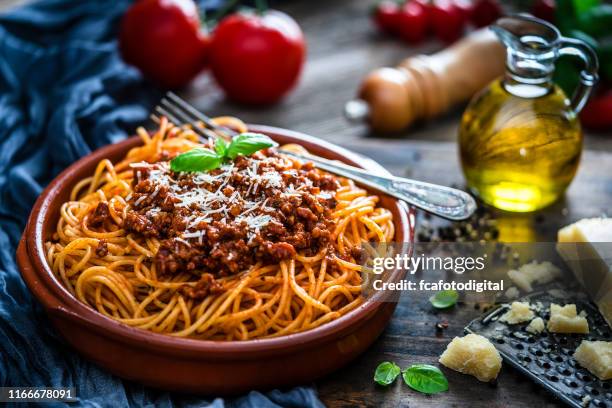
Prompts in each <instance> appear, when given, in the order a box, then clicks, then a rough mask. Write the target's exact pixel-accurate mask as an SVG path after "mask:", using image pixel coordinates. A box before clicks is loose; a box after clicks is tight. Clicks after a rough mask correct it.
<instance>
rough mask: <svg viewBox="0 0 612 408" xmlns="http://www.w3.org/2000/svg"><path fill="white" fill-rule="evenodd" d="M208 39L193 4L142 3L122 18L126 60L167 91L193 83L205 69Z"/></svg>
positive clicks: (180, 0)
mask: <svg viewBox="0 0 612 408" xmlns="http://www.w3.org/2000/svg"><path fill="white" fill-rule="evenodd" d="M208 45H209V37H208V35H207V34H206V33H205V32H204V31H202V29H201V27H200V16H199V15H198V9H197V7H196V5H195V3H194V2H193V1H191V0H139V1H137V2H136V3H134V4H133V5H132V6H131V7H130V8H129V9H128V10H127V12H126V13H125V15H124V16H123V20H122V21H121V28H120V33H119V49H120V51H121V55H122V56H123V59H124V60H125V61H126V62H127V63H129V64H132V65H134V66H136V67H137V68H138V69H139V70H140V71H141V72H142V73H143V75H144V76H145V77H147V78H149V79H150V80H152V81H153V82H156V83H157V84H159V85H161V86H162V87H165V88H178V87H182V86H184V85H186V84H187V83H189V81H191V80H192V79H193V78H194V77H195V76H196V75H197V74H198V73H199V72H200V71H201V70H202V69H203V68H204V67H205V66H206V60H207V58H206V57H207V51H208Z"/></svg>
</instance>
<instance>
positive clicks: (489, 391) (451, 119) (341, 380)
mask: <svg viewBox="0 0 612 408" xmlns="http://www.w3.org/2000/svg"><path fill="white" fill-rule="evenodd" d="M373 3H375V1H357V0H336V1H333V2H330V1H322V0H302V1H292V2H281V3H280V4H279V8H281V9H283V10H285V11H287V12H288V13H289V14H291V15H292V16H294V17H295V18H296V19H297V20H298V22H299V23H300V25H301V26H302V28H303V29H304V31H305V34H306V37H307V39H308V45H309V50H308V62H307V65H306V69H305V72H304V75H303V78H302V81H301V83H300V86H299V87H298V88H297V89H296V91H295V92H294V93H292V94H291V95H290V96H289V98H287V99H286V100H285V101H283V102H282V103H280V104H278V105H275V106H272V107H268V108H265V109H264V108H261V109H252V108H251V109H249V108H246V107H243V106H237V105H234V104H232V103H230V102H227V101H226V100H224V98H223V95H222V93H221V92H220V91H219V90H218V89H216V87H215V86H214V84H213V83H212V82H211V80H210V78H207V77H206V76H205V77H203V78H201V79H200V80H199V81H198V83H197V84H196V86H194V87H193V88H192V89H190V90H188V91H187V92H185V93H184V96H186V97H187V98H189V99H190V100H191V101H192V102H193V103H194V104H196V105H197V107H199V108H200V109H202V110H203V111H205V112H207V113H208V114H211V115H221V114H231V115H237V116H239V117H241V118H243V119H244V120H245V121H247V122H250V123H263V124H268V125H274V126H281V127H287V128H291V129H294V130H298V131H302V132H305V133H308V134H311V135H315V136H318V137H321V138H324V139H327V140H329V141H332V142H335V143H338V144H341V145H343V146H345V147H347V148H350V149H352V150H355V151H357V152H359V153H362V154H364V155H366V156H369V157H372V158H373V159H375V160H377V161H378V162H380V163H381V164H383V165H384V166H385V167H387V168H388V169H389V170H390V171H391V172H392V173H394V174H396V175H407V176H410V177H414V178H417V179H421V180H425V181H430V182H435V183H442V184H446V185H450V184H452V183H457V184H461V183H462V182H463V180H462V175H461V172H460V170H459V166H458V162H457V154H456V147H455V143H454V141H455V138H456V136H455V135H456V130H457V124H458V120H459V117H460V115H461V111H462V107H458V108H457V109H456V110H455V111H453V112H450V113H448V114H447V115H445V116H443V117H441V118H437V119H436V120H435V121H434V122H432V123H428V124H422V125H419V126H418V127H416V128H413V129H411V130H408V131H406V132H404V133H403V134H400V135H395V136H394V137H393V138H389V137H387V138H381V137H376V135H372V134H370V133H369V132H368V129H367V127H366V126H364V125H351V124H349V123H347V122H346V121H345V120H344V118H343V117H342V107H343V104H344V103H345V102H346V101H347V100H349V99H350V98H352V97H353V96H354V94H355V90H356V88H357V86H358V84H359V82H360V80H361V78H362V77H363V76H364V75H365V74H366V73H368V72H369V71H370V70H372V69H374V68H376V67H379V66H384V65H389V66H392V65H394V64H395V63H397V62H398V61H400V60H401V59H402V58H405V57H406V56H408V55H410V54H416V53H428V52H432V51H435V50H437V49H438V48H440V44H438V43H435V42H430V43H426V44H423V45H422V46H421V47H418V48H409V47H407V46H405V45H403V44H402V43H400V42H398V41H397V40H393V39H390V38H386V37H383V36H381V35H379V34H377V33H376V30H375V29H373V27H372V25H371V23H370V21H369V18H368V10H369V7H370V6H371V5H372V4H373ZM585 144H586V147H587V148H588V149H592V150H598V152H595V151H587V152H585V155H584V160H583V164H582V166H581V169H580V171H579V174H578V177H577V179H576V181H575V182H574V184H573V185H572V186H571V188H570V190H569V192H568V196H567V198H566V199H565V200H562V201H561V202H559V203H557V204H555V205H553V206H552V207H550V208H549V209H547V210H546V211H545V212H544V213H543V214H544V217H543V218H542V217H536V216H534V215H527V216H524V215H511V214H503V213H500V214H497V216H498V217H499V223H500V227H501V228H500V229H501V239H505V240H509V241H515V242H516V241H525V240H540V241H546V240H548V241H551V240H554V239H555V234H556V231H557V229H558V228H559V227H560V226H561V225H565V224H567V223H569V222H570V221H572V220H575V219H578V218H582V217H587V216H589V217H590V216H598V215H601V214H602V213H605V212H606V211H608V212H609V211H610V208H611V204H612V154H607V153H604V151H612V135H596V134H587V135H586V143H585ZM610 215H612V214H610ZM428 296H429V295H428V294H425V293H423V294H421V295H418V294H417V295H414V296H407V294H406V296H403V297H402V299H401V302H400V304H399V305H398V308H397V310H396V312H395V315H394V316H393V319H392V321H391V324H390V326H389V328H388V329H387V330H386V331H385V333H384V334H383V335H382V336H381V338H380V339H379V340H378V341H377V342H376V343H375V344H374V345H373V346H372V347H371V348H370V349H369V350H368V351H367V352H366V353H365V354H364V355H363V356H362V357H360V358H358V359H357V360H356V361H355V362H354V363H352V364H350V365H349V366H348V367H346V368H345V369H342V370H340V371H338V372H336V373H333V374H332V375H330V376H328V377H327V378H325V379H322V380H320V381H318V382H317V386H318V389H319V393H320V397H321V398H322V400H323V401H324V403H325V404H326V405H329V406H331V407H354V406H371V407H396V406H404V407H407V406H410V407H447V406H457V407H468V406H470V407H533V406H540V407H552V406H561V404H560V403H558V402H556V401H555V400H554V399H553V398H551V397H550V396H549V395H548V394H547V393H546V392H544V391H542V390H541V389H540V388H538V387H537V386H535V385H533V384H532V383H531V382H530V381H529V380H528V379H526V378H525V377H524V376H522V375H520V374H519V373H517V372H516V371H514V370H513V369H512V368H510V367H508V366H506V367H505V368H504V369H503V371H502V373H501V375H500V377H499V381H498V383H497V385H496V386H490V385H488V384H483V383H479V382H478V381H476V380H475V379H474V378H473V377H469V376H465V375H461V374H458V373H454V372H450V370H445V372H446V373H447V375H448V378H449V381H450V387H451V390H450V391H449V392H448V393H445V394H442V395H436V396H433V397H428V396H424V395H421V394H419V393H417V392H413V391H411V390H410V389H408V387H407V386H405V385H403V384H400V381H397V382H396V384H394V385H393V386H391V387H390V389H381V388H380V387H377V386H375V385H374V383H373V381H372V376H373V372H374V369H375V367H376V366H377V364H378V363H379V362H381V361H384V360H392V361H395V362H396V363H397V364H399V365H400V366H402V367H404V366H407V365H409V364H413V363H433V364H436V361H437V358H438V356H439V355H440V353H441V352H442V351H443V350H444V348H445V346H446V344H447V343H448V342H449V340H450V339H451V338H452V337H453V336H455V335H458V334H460V333H462V331H463V327H464V326H465V325H466V323H468V322H469V321H470V320H472V319H473V318H475V317H477V316H478V315H480V313H481V311H479V310H476V309H474V305H464V306H461V307H458V308H455V309H453V310H452V311H451V312H440V313H435V312H433V311H432V308H431V306H430V305H429V303H428V301H427V298H428ZM441 318H444V319H447V320H448V321H449V323H450V326H449V328H448V329H447V330H445V331H444V333H443V335H442V336H440V337H437V336H436V332H435V323H436V322H437V321H438V319H441Z"/></svg>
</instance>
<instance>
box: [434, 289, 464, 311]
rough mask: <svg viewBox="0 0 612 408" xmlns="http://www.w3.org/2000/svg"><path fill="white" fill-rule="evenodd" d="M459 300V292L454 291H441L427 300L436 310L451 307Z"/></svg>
mask: <svg viewBox="0 0 612 408" xmlns="http://www.w3.org/2000/svg"><path fill="white" fill-rule="evenodd" d="M457 299H459V292H457V291H456V290H454V289H450V290H442V291H440V292H438V293H436V294H435V295H433V296H432V297H430V298H429V303H431V304H432V305H433V307H435V308H436V309H446V308H447V307H451V306H453V305H454V304H455V303H457Z"/></svg>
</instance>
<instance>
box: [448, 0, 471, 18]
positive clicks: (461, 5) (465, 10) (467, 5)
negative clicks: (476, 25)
mask: <svg viewBox="0 0 612 408" xmlns="http://www.w3.org/2000/svg"><path fill="white" fill-rule="evenodd" d="M453 3H455V6H457V8H458V9H459V10H461V14H462V15H463V19H464V20H465V21H470V20H471V19H472V13H473V12H474V2H473V1H472V0H454V1H453Z"/></svg>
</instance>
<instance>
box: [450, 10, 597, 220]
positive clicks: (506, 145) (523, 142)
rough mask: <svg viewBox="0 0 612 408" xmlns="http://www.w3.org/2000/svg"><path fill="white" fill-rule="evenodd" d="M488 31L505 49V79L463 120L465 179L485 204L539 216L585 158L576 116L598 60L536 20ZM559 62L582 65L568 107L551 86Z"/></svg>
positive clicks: (512, 20)
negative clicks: (569, 60)
mask: <svg viewBox="0 0 612 408" xmlns="http://www.w3.org/2000/svg"><path fill="white" fill-rule="evenodd" d="M491 29H492V30H493V31H494V32H495V33H496V34H497V36H498V37H499V39H500V40H501V41H502V43H503V44H504V45H505V46H506V74H505V76H504V77H503V78H500V79H498V80H495V81H493V82H492V83H491V84H490V85H489V86H488V87H487V88H485V89H484V90H483V91H481V92H480V93H479V94H477V95H476V96H475V97H474V98H473V99H472V101H471V102H470V104H469V106H468V107H467V109H466V111H465V113H464V114H463V118H462V120H461V126H460V128H459V150H460V156H461V164H462V167H463V172H464V174H465V178H466V180H467V184H468V187H470V189H471V190H472V191H473V192H474V193H476V194H477V195H479V196H480V197H481V198H482V200H483V201H485V202H486V203H488V204H490V205H492V206H494V207H497V208H500V209H503V210H508V211H515V212H527V211H535V210H539V209H541V208H543V207H546V206H547V205H549V204H551V203H552V202H554V201H555V200H557V199H558V198H559V197H561V195H562V194H563V192H564V191H565V189H566V188H567V187H568V186H569V184H570V183H571V181H572V179H573V178H574V175H575V174H576V170H577V168H578V164H579V162H580V154H581V151H582V132H581V130H580V122H579V121H578V118H577V113H578V112H580V110H581V109H582V107H583V106H584V104H585V103H586V101H587V99H588V97H589V94H590V92H591V89H592V87H593V85H594V84H595V83H596V82H597V67H598V64H597V55H596V54H595V52H594V51H593V50H592V49H591V48H590V47H589V46H588V45H586V44H585V43H584V42H582V41H579V40H575V39H570V38H565V37H562V36H561V34H560V33H559V31H558V30H557V29H556V28H555V27H554V26H552V25H550V24H548V23H547V22H545V21H542V20H539V19H536V18H534V17H529V16H524V15H517V16H511V17H503V18H501V19H499V20H497V21H496V22H495V24H493V25H491ZM560 55H573V56H575V57H578V58H580V59H581V60H582V62H583V65H584V69H583V70H582V71H581V73H580V83H579V85H578V87H577V88H576V90H575V91H574V95H573V96H572V98H571V100H570V99H569V98H568V97H567V95H565V93H564V92H563V91H562V90H561V88H559V87H558V86H557V85H555V84H554V82H553V81H552V75H553V72H554V70H555V61H556V60H557V58H558V57H559V56H560ZM483 58H486V57H485V56H483Z"/></svg>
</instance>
